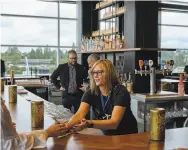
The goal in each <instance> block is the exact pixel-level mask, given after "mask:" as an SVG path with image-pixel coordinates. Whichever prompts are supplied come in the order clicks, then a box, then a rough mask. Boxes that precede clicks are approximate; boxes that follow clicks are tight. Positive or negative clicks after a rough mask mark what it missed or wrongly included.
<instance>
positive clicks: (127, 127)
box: [82, 85, 138, 135]
mask: <svg viewBox="0 0 188 150" xmlns="http://www.w3.org/2000/svg"><path fill="white" fill-rule="evenodd" d="M101 96H102V95H101V94H99V95H98V96H97V95H95V94H91V90H88V91H87V92H86V93H85V94H84V95H83V97H82V102H85V103H88V104H89V105H91V106H92V108H93V112H94V115H95V119H96V120H106V119H110V117H111V115H112V111H113V108H114V106H122V107H126V110H125V113H124V115H123V117H122V120H121V121H120V123H119V126H118V127H117V129H115V130H114V129H113V130H112V129H110V130H103V132H104V134H105V135H123V134H131V133H137V132H138V129H137V121H136V119H135V117H134V115H133V114H132V111H131V108H130V101H131V98H130V94H129V92H128V91H127V89H126V88H125V87H124V86H122V85H116V86H115V87H114V88H113V90H112V91H111V94H110V98H109V100H108V97H105V96H102V97H103V98H102V97H101ZM101 99H103V101H104V104H105V103H106V101H107V100H108V102H107V104H106V107H105V110H103V106H104V105H102V100H101Z"/></svg>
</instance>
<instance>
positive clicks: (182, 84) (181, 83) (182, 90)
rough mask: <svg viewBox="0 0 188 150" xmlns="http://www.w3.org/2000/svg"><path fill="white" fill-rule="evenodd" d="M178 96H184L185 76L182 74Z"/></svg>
mask: <svg viewBox="0 0 188 150" xmlns="http://www.w3.org/2000/svg"><path fill="white" fill-rule="evenodd" d="M178 96H184V83H183V74H180V81H179V84H178Z"/></svg>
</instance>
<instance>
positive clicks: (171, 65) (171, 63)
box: [170, 60, 174, 75]
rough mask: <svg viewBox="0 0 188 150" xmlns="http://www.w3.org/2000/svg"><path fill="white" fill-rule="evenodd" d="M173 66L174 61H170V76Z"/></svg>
mask: <svg viewBox="0 0 188 150" xmlns="http://www.w3.org/2000/svg"><path fill="white" fill-rule="evenodd" d="M173 66H174V60H170V69H171V75H172V71H173Z"/></svg>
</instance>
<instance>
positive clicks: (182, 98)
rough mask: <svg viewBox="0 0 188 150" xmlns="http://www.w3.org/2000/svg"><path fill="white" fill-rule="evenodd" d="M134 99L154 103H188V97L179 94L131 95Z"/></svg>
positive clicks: (166, 92)
mask: <svg viewBox="0 0 188 150" xmlns="http://www.w3.org/2000/svg"><path fill="white" fill-rule="evenodd" d="M131 97H132V98H136V99H141V100H144V101H147V102H152V101H165V100H166V101H177V100H179V101H188V95H187V94H184V96H178V93H175V92H168V91H161V92H158V93H154V94H150V93H134V94H131Z"/></svg>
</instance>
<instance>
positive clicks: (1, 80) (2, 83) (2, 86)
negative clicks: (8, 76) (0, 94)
mask: <svg viewBox="0 0 188 150" xmlns="http://www.w3.org/2000/svg"><path fill="white" fill-rule="evenodd" d="M0 82H1V91H4V79H2V78H1V79H0Z"/></svg>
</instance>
